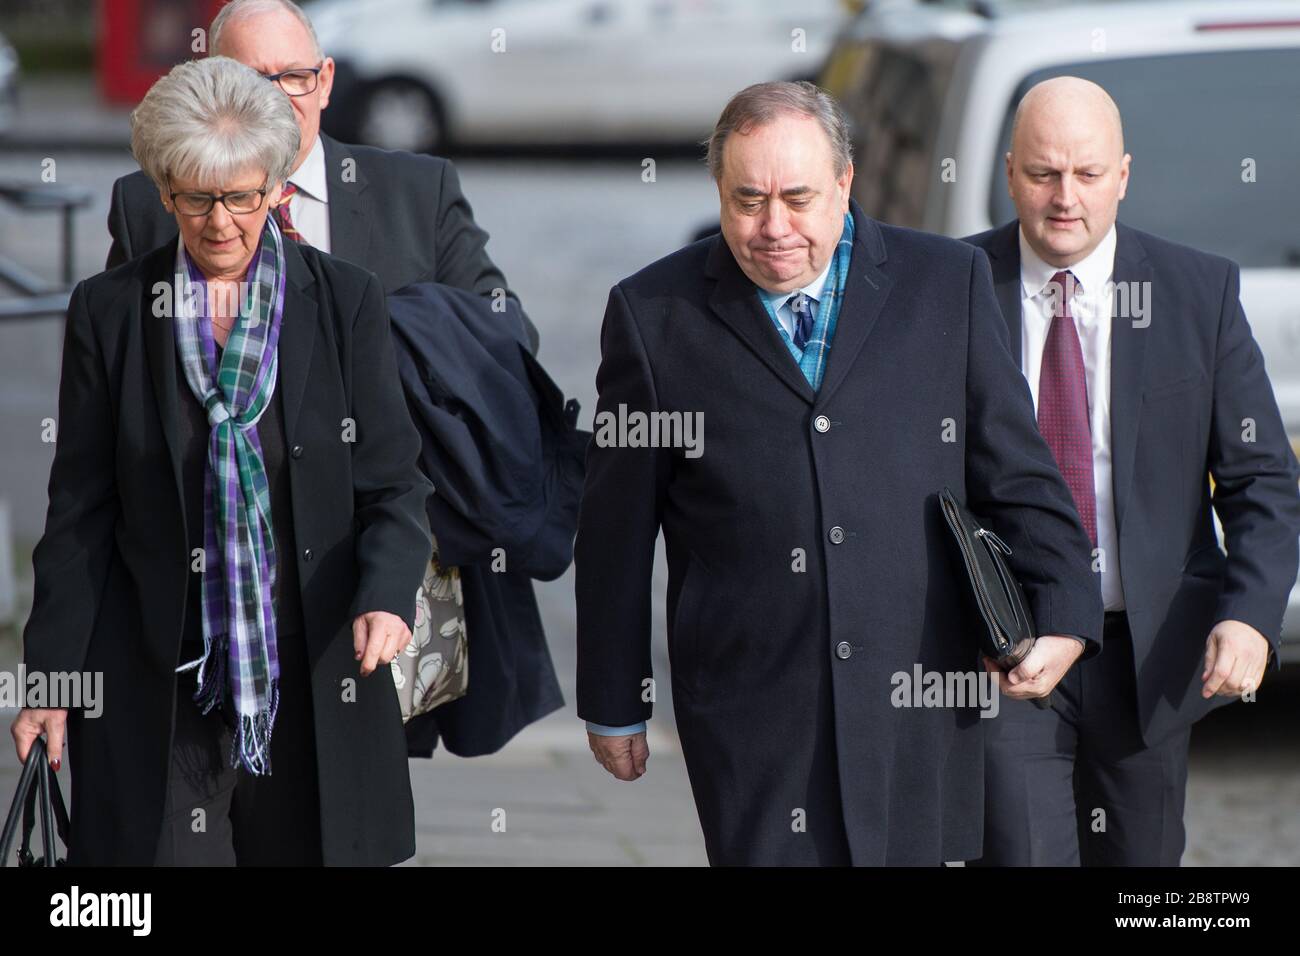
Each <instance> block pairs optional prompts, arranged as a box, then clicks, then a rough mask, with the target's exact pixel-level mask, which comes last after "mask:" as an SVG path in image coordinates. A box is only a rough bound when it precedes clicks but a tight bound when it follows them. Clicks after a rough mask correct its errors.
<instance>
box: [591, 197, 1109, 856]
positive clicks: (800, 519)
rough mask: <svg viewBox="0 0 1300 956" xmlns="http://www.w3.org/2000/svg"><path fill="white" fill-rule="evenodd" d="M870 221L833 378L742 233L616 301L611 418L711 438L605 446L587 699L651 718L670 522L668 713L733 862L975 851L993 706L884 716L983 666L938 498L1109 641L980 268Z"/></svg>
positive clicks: (604, 398)
mask: <svg viewBox="0 0 1300 956" xmlns="http://www.w3.org/2000/svg"><path fill="white" fill-rule="evenodd" d="M852 209H853V215H854V219H855V223H856V228H857V233H856V239H855V243H854V248H853V254H852V262H851V265H850V271H849V275H848V278H847V286H846V289H845V297H844V301H843V307H842V311H841V313H840V317H839V324H838V327H837V328H836V330H835V336H834V340H833V342H832V343H831V349H830V357H829V362H828V365H827V368H826V374H825V379H824V381H823V383H822V386H821V389H820V391H818V392H817V393H814V392H813V390H812V388H811V387H810V386H809V385H808V382H807V380H806V379H805V378H804V377H803V375H802V374H801V373H800V371H799V369H798V367H797V366H796V364H795V362H794V360H793V359H792V358H791V356H790V353H789V351H788V350H787V348H786V346H785V345H784V344H783V343H782V341H781V338H780V336H779V334H778V333H777V331H776V328H775V327H774V325H773V323H772V321H771V319H770V318H769V317H768V315H767V313H766V312H765V310H764V309H763V307H762V305H761V304H760V303H759V300H758V297H757V294H756V291H755V288H754V285H753V284H752V283H751V282H750V281H749V279H747V278H746V277H745V275H744V273H743V272H742V271H741V270H740V267H739V266H738V265H737V264H736V261H735V259H734V258H733V256H732V254H731V252H730V250H729V249H728V247H727V245H726V243H725V242H724V241H723V239H722V237H721V236H716V237H713V238H710V239H705V240H702V241H700V242H697V243H695V244H693V245H690V246H687V247H686V248H684V249H682V250H680V251H678V252H676V253H674V254H673V255H671V256H668V257H667V258H665V259H662V260H660V261H659V262H656V263H654V264H653V265H651V266H648V267H647V268H646V269H644V270H642V271H641V272H639V273H637V274H636V275H634V276H632V277H631V278H628V279H625V280H623V281H622V282H620V283H619V284H618V285H617V286H616V287H615V288H614V289H613V291H612V292H611V294H610V298H609V306H608V309H607V311H606V313H605V322H604V329H603V332H602V360H601V365H600V372H599V374H598V376H597V382H596V383H597V387H598V390H599V393H600V400H599V405H598V410H597V415H598V416H600V415H601V414H602V413H603V412H606V411H610V412H616V411H617V409H618V406H619V405H626V406H627V409H628V411H629V412H631V411H644V412H657V411H665V412H674V411H676V412H683V413H693V412H700V413H702V414H703V419H704V425H705V428H704V439H705V440H704V445H703V454H702V455H700V456H699V457H697V458H687V457H686V456H685V455H684V454H683V452H682V450H681V449H662V448H621V447H602V445H600V444H599V443H597V442H593V443H592V445H591V446H590V450H589V452H588V458H587V486H586V491H585V495H584V498H583V505H582V510H581V514H580V518H579V524H578V540H577V545H576V553H575V556H576V562H577V610H578V713H579V716H581V717H583V718H585V719H587V720H591V721H594V722H596V723H600V724H607V725H615V726H622V725H627V724H631V723H635V722H637V721H640V720H644V719H646V718H648V717H649V716H650V714H651V710H652V704H651V701H652V699H653V697H652V695H650V694H648V693H646V691H647V688H646V687H645V685H644V684H643V681H644V680H646V679H648V678H650V677H651V661H650V580H651V570H652V564H653V556H654V549H655V538H656V535H657V534H658V532H659V530H660V528H661V527H662V529H663V533H664V540H665V542H666V545H667V556H668V576H669V581H668V622H669V623H668V646H669V653H670V656H671V660H672V688H673V704H674V709H675V712H676V718H677V727H678V731H679V734H680V738H681V743H682V750H683V754H684V756H685V758H686V764H687V769H688V771H689V773H690V777H691V785H692V788H693V790H694V794H695V801H696V806H697V808H698V809H699V813H700V820H701V825H702V828H703V830H704V836H705V843H706V846H707V849H708V853H709V859H710V860H711V861H712V862H714V863H759V864H767V863H827V862H830V863H844V862H853V863H861V864H922V865H936V864H938V863H939V862H941V861H943V860H955V859H972V858H975V857H978V856H979V855H980V854H981V852H982V836H983V834H982V819H983V813H982V809H983V794H984V783H983V731H982V728H981V725H982V721H981V719H980V718H979V717H978V716H977V710H975V709H973V708H961V709H959V708H953V707H948V708H928V709H926V708H917V709H902V708H896V707H895V706H893V704H892V703H891V694H892V693H893V691H894V690H895V686H896V685H895V683H894V676H893V675H895V674H897V673H900V672H901V673H903V674H906V675H908V676H909V677H910V676H911V675H912V673H913V668H914V666H917V665H919V666H921V667H922V668H923V670H924V671H938V672H971V671H975V670H979V669H980V665H979V663H978V657H979V654H978V647H977V640H976V637H975V634H974V628H976V627H978V626H981V625H979V624H977V623H976V619H975V617H974V611H973V609H972V607H971V604H970V601H969V599H968V594H967V586H966V581H965V579H964V577H963V576H962V572H961V570H960V568H959V565H958V561H959V559H958V557H957V556H956V554H955V553H954V546H953V542H952V540H951V537H950V535H949V532H948V530H947V528H946V527H945V525H944V520H943V517H942V516H941V513H940V509H939V506H938V501H937V497H938V495H937V493H938V491H939V490H940V489H942V488H943V487H944V486H945V485H947V486H949V487H950V488H952V489H953V491H954V493H955V494H956V495H957V496H958V497H959V498H960V499H962V500H963V501H965V502H966V503H967V504H968V506H969V507H970V508H971V509H972V510H973V511H974V512H975V513H976V514H979V515H981V516H982V517H983V518H984V519H985V521H986V522H987V523H988V524H989V525H990V526H991V527H992V528H993V529H995V530H996V531H997V533H998V534H999V535H1000V536H1001V537H1002V538H1003V539H1005V540H1006V542H1007V543H1008V544H1009V545H1010V547H1011V548H1012V551H1013V554H1012V556H1011V558H1010V559H1009V560H1010V561H1011V564H1012V567H1013V570H1014V571H1015V573H1016V574H1017V575H1018V576H1019V578H1020V580H1021V582H1022V584H1023V585H1024V587H1025V592H1026V595H1027V597H1028V600H1029V602H1030V604H1031V606H1032V609H1033V613H1034V618H1035V621H1036V622H1037V624H1038V627H1039V630H1040V632H1041V633H1058V634H1077V635H1080V636H1083V637H1084V638H1085V639H1087V640H1089V641H1093V642H1096V641H1098V640H1100V636H1101V623H1102V621H1101V618H1102V615H1101V601H1100V594H1099V592H1098V589H1097V585H1096V583H1095V582H1094V581H1093V576H1092V573H1091V571H1090V570H1089V546H1088V539H1087V536H1086V534H1085V533H1084V531H1083V528H1082V526H1081V525H1080V523H1079V519H1078V516H1077V514H1076V513H1075V510H1074V506H1073V504H1072V503H1071V500H1070V493H1069V490H1068V489H1067V488H1066V486H1065V483H1064V481H1063V480H1062V479H1061V477H1060V475H1059V473H1058V472H1057V470H1056V467H1055V465H1054V463H1053V461H1052V456H1051V452H1050V451H1049V450H1048V449H1047V446H1046V445H1045V444H1044V443H1043V440H1042V438H1041V437H1040V436H1039V434H1038V431H1037V428H1036V427H1035V423H1034V414H1033V409H1032V403H1031V400H1030V395H1029V389H1028V386H1027V385H1026V384H1025V381H1024V379H1023V377H1021V376H1020V375H1019V373H1018V370H1017V369H1016V367H1015V364H1014V363H1013V362H1012V360H1011V355H1010V353H1009V352H1008V351H1007V346H1006V331H1005V327H1004V326H1003V324H1002V322H1001V319H1000V316H999V314H998V305H997V300H996V298H995V297H994V294H993V283H992V280H991V278H990V276H989V271H988V264H987V261H986V259H985V257H984V256H983V254H982V253H980V252H978V251H977V250H973V249H971V248H970V247H969V246H965V245H963V244H961V243H959V242H957V241H955V240H950V239H944V238H941V237H938V236H932V235H927V234H925V233H920V232H914V231H911V230H907V229H899V228H894V227H891V226H887V225H883V224H880V223H877V222H874V221H873V220H871V219H869V218H867V216H866V215H865V214H864V213H863V212H862V210H861V209H860V208H859V207H858V206H857V204H856V203H854V204H852ZM820 416H825V417H826V419H828V420H829V427H828V428H826V429H824V430H819V429H818V428H817V422H818V419H819V417H820ZM597 424H598V426H599V424H600V421H599V418H598V421H597ZM822 424H823V425H825V424H827V423H826V422H823V423H822ZM948 431H951V438H952V440H951V441H948V440H945V437H947V436H946V434H945V433H946V432H948ZM597 434H598V435H599V428H598V430H597ZM1094 649H1095V648H1094ZM652 772H653V771H652ZM800 812H801V813H802V814H804V816H803V819H804V820H806V828H807V832H806V833H805V832H795V830H796V828H795V826H794V824H796V823H797V822H798V819H799V814H800Z"/></svg>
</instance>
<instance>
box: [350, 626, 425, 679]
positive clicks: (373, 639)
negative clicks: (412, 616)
mask: <svg viewBox="0 0 1300 956" xmlns="http://www.w3.org/2000/svg"><path fill="white" fill-rule="evenodd" d="M409 643H411V629H410V628H409V627H407V626H406V622H405V621H403V620H402V619H401V618H400V617H398V616H397V615H396V614H389V613H388V612H387V611H370V612H369V613H367V614H362V615H360V616H359V617H357V618H356V620H354V621H353V622H352V649H353V650H355V651H356V652H357V660H359V661H360V662H361V676H362V677H366V676H368V675H370V674H373V673H374V672H375V668H376V667H378V666H379V665H380V664H381V663H383V664H387V663H389V662H390V661H392V660H393V658H395V657H396V656H397V655H398V654H400V653H401V652H402V648H404V647H405V646H406V645H407V644H409Z"/></svg>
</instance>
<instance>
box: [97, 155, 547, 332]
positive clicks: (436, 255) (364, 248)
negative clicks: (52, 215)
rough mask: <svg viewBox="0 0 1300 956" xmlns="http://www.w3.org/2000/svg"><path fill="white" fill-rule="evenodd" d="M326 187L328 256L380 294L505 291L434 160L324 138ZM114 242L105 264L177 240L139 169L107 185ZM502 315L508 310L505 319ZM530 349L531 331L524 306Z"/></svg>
mask: <svg viewBox="0 0 1300 956" xmlns="http://www.w3.org/2000/svg"><path fill="white" fill-rule="evenodd" d="M320 138H321V145H322V146H323V147H324V150H325V175H326V177H328V183H329V187H328V188H329V222H330V253H331V255H336V256H338V257H339V258H340V259H346V260H347V261H348V262H354V263H356V264H357V265H359V266H362V267H364V268H366V269H369V270H370V271H371V272H373V273H374V274H375V275H376V276H378V277H379V281H380V283H381V284H382V285H383V288H384V292H385V294H387V293H391V292H395V291H397V290H398V289H400V288H402V287H403V286H406V285H410V284H411V283H413V282H441V283H442V284H443V285H449V286H453V287H455V288H457V289H469V290H470V291H472V292H477V293H478V294H479V295H491V294H492V293H493V290H495V289H505V290H506V294H507V295H510V296H511V297H513V293H511V292H510V290H509V288H508V287H507V285H506V278H505V276H504V275H502V273H501V270H500V269H498V268H497V267H496V265H495V264H494V263H493V262H492V260H491V258H489V257H488V254H487V241H488V234H487V233H486V232H485V231H484V230H483V229H482V228H480V227H479V225H478V224H477V223H476V222H475V221H474V211H473V210H472V209H471V208H470V205H469V200H467V199H466V198H465V194H464V193H463V192H462V191H461V188H460V177H459V176H458V175H457V174H456V168H455V167H454V166H453V165H452V164H451V163H450V162H449V161H448V160H446V159H442V158H441V157H438V156H421V155H417V154H415V153H408V152H404V151H401V150H386V149H375V148H374V147H372V146H353V145H349V144H347V143H340V142H339V141H338V140H335V139H332V138H330V137H329V136H326V135H325V134H324V133H321V134H320ZM108 231H109V233H110V234H111V235H112V237H113V245H112V248H111V249H109V253H108V264H107V266H106V268H109V269H111V268H113V266H116V265H120V264H121V263H123V262H126V261H127V260H128V259H132V258H134V257H136V256H138V255H141V254H143V253H146V252H148V251H149V250H151V249H156V248H157V247H158V246H160V245H162V244H163V243H164V242H166V241H167V240H168V239H174V238H175V237H176V220H175V219H174V218H173V217H172V216H171V214H170V213H168V212H167V210H165V209H164V208H163V206H162V203H161V202H160V201H159V197H158V187H157V186H155V185H154V183H153V180H151V179H150V178H149V177H148V176H146V175H145V174H144V173H143V172H142V171H136V172H134V173H131V174H130V175H127V176H123V177H122V178H121V179H119V180H117V182H115V183H114V184H113V200H112V205H111V206H110V208H109V211H108ZM503 314H504V313H503ZM519 315H521V316H522V317H523V322H524V334H525V335H526V336H527V339H528V342H529V345H530V346H531V348H532V350H533V352H534V353H536V351H537V329H536V328H535V327H534V326H533V324H532V322H531V321H530V320H529V318H528V316H527V314H525V313H524V312H523V311H522V310H520V311H519Z"/></svg>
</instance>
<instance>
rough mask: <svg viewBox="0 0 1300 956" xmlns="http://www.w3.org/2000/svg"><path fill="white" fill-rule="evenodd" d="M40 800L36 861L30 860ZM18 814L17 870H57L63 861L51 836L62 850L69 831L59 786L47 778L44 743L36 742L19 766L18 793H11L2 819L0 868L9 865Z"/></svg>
mask: <svg viewBox="0 0 1300 956" xmlns="http://www.w3.org/2000/svg"><path fill="white" fill-rule="evenodd" d="M37 797H39V798H40V802H41V807H40V813H41V842H42V848H43V849H44V851H45V854H44V856H42V857H41V858H40V859H39V860H38V859H37V858H36V857H33V856H32V852H31V839H32V830H33V829H35V827H36V800H37ZM20 812H21V814H22V842H21V845H20V846H19V848H18V865H19V866H57V865H60V864H61V863H62V862H63V861H61V860H59V858H58V856H57V855H56V852H55V851H56V847H55V843H54V835H55V833H56V832H57V833H58V836H59V839H61V840H62V841H63V845H64V846H70V845H71V843H70V840H69V838H70V835H71V827H70V825H69V823H68V811H67V808H66V807H65V806H64V803H63V792H62V791H61V790H60V789H59V782H58V781H57V780H53V779H51V777H50V767H49V761H48V760H47V759H46V749H45V740H44V739H43V738H40V737H38V738H36V740H35V741H33V743H32V748H31V750H30V751H29V752H28V754H27V761H26V763H24V764H23V772H22V775H21V776H20V777H19V780H18V790H17V792H15V793H14V799H13V803H12V804H11V805H10V807H9V815H8V816H7V817H6V818H5V825H4V831H3V833H0V867H2V866H7V865H8V864H9V854H10V853H11V852H12V851H13V844H14V838H15V837H16V836H17V835H18V820H19V813H20Z"/></svg>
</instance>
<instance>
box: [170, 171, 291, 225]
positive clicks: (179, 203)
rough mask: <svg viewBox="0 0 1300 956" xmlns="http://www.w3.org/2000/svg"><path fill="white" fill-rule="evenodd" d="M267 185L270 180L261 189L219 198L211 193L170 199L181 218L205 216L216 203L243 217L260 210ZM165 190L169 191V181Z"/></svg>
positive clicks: (177, 195)
mask: <svg viewBox="0 0 1300 956" xmlns="http://www.w3.org/2000/svg"><path fill="white" fill-rule="evenodd" d="M269 185H270V180H267V181H266V182H265V183H263V184H262V188H261V189H244V190H241V191H239V192H236V193H222V194H221V195H220V196H214V195H212V194H211V193H172V194H171V197H172V203H173V204H174V205H175V206H176V211H177V212H179V213H180V214H181V215H182V216H206V215H207V214H208V213H210V212H211V211H212V207H213V205H215V204H216V203H217V202H220V203H221V204H222V205H223V206H225V207H226V209H227V211H229V212H231V213H234V214H235V215H244V214H246V213H250V212H257V210H259V209H261V208H262V201H263V200H264V199H266V187H267V186H269ZM167 188H168V190H170V189H171V181H170V180H168V185H167Z"/></svg>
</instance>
